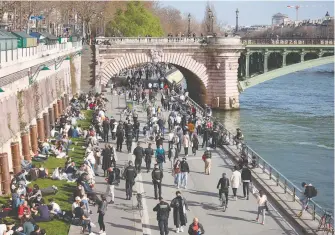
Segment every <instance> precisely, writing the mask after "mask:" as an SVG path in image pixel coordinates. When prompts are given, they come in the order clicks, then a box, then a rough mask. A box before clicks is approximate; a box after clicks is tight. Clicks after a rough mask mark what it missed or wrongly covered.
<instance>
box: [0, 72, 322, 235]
mask: <svg viewBox="0 0 335 235" xmlns="http://www.w3.org/2000/svg"><path fill="white" fill-rule="evenodd" d="M140 71H142V70H137V71H136V72H135V73H133V74H132V78H131V79H128V84H127V87H122V88H120V89H116V87H114V86H113V88H112V94H118V95H122V94H124V95H125V97H126V98H127V100H131V101H136V102H137V103H138V104H139V103H140V102H142V103H145V104H146V105H145V106H142V107H141V106H140V105H137V106H133V107H131V108H130V107H127V108H126V109H125V110H124V111H123V112H122V115H120V119H119V120H117V119H116V118H114V117H113V116H111V117H108V115H107V111H108V110H107V108H106V107H107V106H106V104H107V102H108V100H107V99H106V98H105V96H104V94H103V93H101V94H98V93H97V94H93V93H92V92H90V93H88V94H82V95H80V96H79V97H74V98H73V99H72V100H71V102H70V105H69V106H68V107H67V108H66V110H65V112H64V114H63V115H62V116H61V117H60V118H59V119H58V120H57V121H56V124H55V126H54V127H52V130H51V138H50V139H48V140H45V141H42V140H41V141H39V146H38V147H39V148H38V152H37V153H32V154H33V156H34V157H33V160H34V162H36V161H37V162H39V163H40V164H39V167H36V165H34V164H33V163H32V162H31V161H26V160H22V162H21V165H22V171H21V172H20V173H19V174H16V175H15V176H14V177H13V180H12V182H11V188H12V197H11V205H10V209H8V210H7V211H6V210H3V212H1V213H5V214H4V216H3V217H5V216H6V215H7V214H10V215H12V216H15V217H16V218H17V219H18V220H19V221H20V223H19V224H18V225H17V226H14V227H12V228H10V230H8V229H7V228H6V231H5V229H3V226H2V225H3V224H2V221H0V234H1V235H2V234H5V235H7V234H17V235H43V234H46V231H45V230H43V229H40V228H39V226H38V225H37V224H36V223H38V222H46V221H50V220H53V219H55V218H56V219H62V220H65V221H67V222H71V223H72V224H73V225H78V226H81V228H82V232H83V233H85V232H86V231H87V232H88V233H91V232H92V227H94V226H95V225H94V223H93V222H92V220H91V215H92V210H91V208H92V207H94V206H96V205H98V224H99V228H100V232H99V234H106V227H105V223H104V216H105V214H106V212H107V210H108V204H114V203H115V192H114V190H115V186H117V185H119V184H120V181H121V179H124V180H125V193H126V195H125V196H126V200H131V199H132V196H133V186H134V184H135V181H136V178H137V175H138V174H140V173H144V172H142V164H143V160H144V163H145V172H147V173H149V172H151V178H152V183H153V191H154V193H153V194H154V198H155V200H159V203H158V204H157V205H156V206H155V207H154V208H153V211H155V212H157V220H158V226H159V229H160V234H161V235H167V234H168V227H169V225H168V219H169V214H170V211H171V210H172V211H173V221H174V226H175V227H176V232H177V233H179V232H183V231H184V227H185V226H186V225H187V223H188V222H187V216H186V213H187V211H188V210H189V208H188V204H187V200H186V198H185V197H184V196H183V195H182V193H181V191H180V190H179V189H180V188H183V189H187V187H188V175H189V173H190V172H191V169H190V166H189V164H188V158H189V156H190V155H194V156H195V155H196V154H197V151H200V149H203V150H202V151H203V153H202V154H201V156H202V160H203V162H204V174H205V175H209V174H210V173H211V164H212V155H213V149H214V150H215V149H216V148H217V147H219V146H223V145H229V144H235V145H236V146H237V147H238V149H240V154H241V158H240V161H239V163H238V164H237V165H236V166H235V167H234V169H233V172H232V174H231V176H230V177H228V176H227V174H226V173H223V174H222V177H221V178H220V179H219V181H218V184H217V189H218V190H219V193H218V195H219V198H220V199H221V200H222V201H224V202H225V204H226V206H227V205H228V195H229V191H230V188H231V189H232V194H233V199H234V200H237V195H236V194H237V189H238V188H239V187H240V186H241V185H243V196H244V198H245V199H246V200H249V188H250V184H251V182H252V177H251V171H250V169H249V168H250V167H249V160H248V156H247V154H246V153H245V152H244V148H243V146H244V144H243V139H244V136H243V134H242V131H241V130H240V129H237V134H236V136H234V137H233V138H232V139H231V138H230V136H229V134H228V133H227V131H226V130H225V129H224V128H223V126H221V125H220V124H219V123H218V121H217V120H216V119H215V118H213V117H212V111H211V109H210V107H208V106H205V107H204V109H203V111H202V110H200V109H198V108H197V106H195V105H194V104H193V103H192V102H191V101H189V98H188V92H187V90H183V89H181V88H180V87H179V86H177V84H175V83H172V84H167V82H166V80H165V79H163V81H161V82H162V83H163V86H160V87H159V89H151V88H149V89H145V87H144V86H143V82H142V79H141V76H142V75H143V74H141V72H140ZM144 73H145V72H144ZM136 76H137V77H140V79H136ZM158 97H160V100H159V99H157V98H158ZM141 108H143V111H144V112H145V113H146V116H147V119H146V122H145V123H144V124H140V120H139V109H141ZM81 109H85V110H87V109H89V110H93V114H92V123H91V126H90V127H89V129H87V130H85V129H82V128H81V126H80V125H77V121H78V120H81V119H84V118H85V117H84V116H83V115H82V113H81V112H80V110H81ZM142 121H143V120H142ZM141 125H142V126H141ZM77 137H81V138H83V139H84V140H85V144H84V146H83V148H85V156H84V158H83V160H82V164H80V165H79V166H77V165H76V164H75V162H73V161H72V159H71V158H69V157H68V153H69V151H71V150H73V148H72V149H71V146H72V145H76V144H77V143H76V142H74V143H73V141H72V140H71V138H77ZM109 137H111V138H109ZM201 140H202V142H201ZM164 141H166V142H167V143H168V147H164ZM101 142H104V143H105V145H104V147H102V146H101ZM112 142H114V143H112ZM124 142H125V144H126V147H127V149H126V152H128V153H131V154H132V155H133V156H134V159H135V160H134V161H129V162H128V163H127V165H126V166H124V167H120V164H117V161H118V157H117V154H118V152H123V151H124V150H123V149H122V147H123V143H124ZM133 142H135V143H137V144H136V147H135V148H133ZM141 142H145V143H146V144H147V147H146V148H143V147H142V144H141ZM49 157H56V158H65V159H66V163H65V165H64V166H60V167H57V168H56V169H55V170H54V171H53V173H52V174H49V172H48V170H47V169H45V168H44V167H43V162H44V161H46V160H47V159H48V158H49ZM153 161H154V164H152V162H153ZM167 161H169V162H170V166H169V167H170V168H171V170H172V175H173V179H174V182H173V183H174V185H175V187H176V190H177V191H176V197H175V198H174V199H173V200H172V201H171V203H167V201H166V200H164V199H163V193H162V181H163V178H164V173H163V172H166V171H164V168H166V167H167V166H166V162H167ZM250 164H251V166H255V165H254V164H255V162H254V161H252V162H251V163H250ZM152 165H153V168H152ZM100 168H101V169H102V171H103V177H105V179H106V185H107V187H106V192H105V193H104V194H102V195H101V196H98V193H97V192H96V190H95V187H94V186H95V181H96V177H98V176H99V174H98V170H99V169H100ZM38 178H52V179H54V180H66V181H68V182H75V184H76V187H75V190H74V192H73V201H74V202H73V204H72V208H71V211H64V210H62V208H60V206H59V204H58V203H57V201H55V200H53V199H50V200H49V201H48V204H46V202H45V197H46V196H48V195H52V194H56V193H57V191H58V189H57V187H55V186H50V187H47V188H43V189H41V188H39V186H38V185H37V184H34V185H33V187H32V188H31V189H30V188H29V187H28V185H29V184H31V182H32V181H34V180H36V179H38ZM28 180H29V181H28ZM30 181H31V182H30ZM303 186H304V187H305V188H306V190H307V189H308V190H309V191H311V190H310V189H311V188H310V186H311V185H307V186H306V184H304V185H303ZM309 191H308V193H307V194H308V195H307V194H306V193H305V194H306V195H307V196H306V195H305V197H304V199H302V202H303V210H302V211H304V210H306V207H307V205H308V200H309V198H310V197H311V196H310V195H309V194H311V193H310V192H309ZM314 194H315V193H314ZM315 195H316V194H315ZM109 197H110V200H108V198H109ZM257 204H258V211H257V218H256V220H257V221H259V216H260V215H261V214H262V222H261V223H262V224H264V223H265V211H266V210H268V206H267V197H266V195H265V194H264V193H263V192H262V191H259V195H257ZM301 214H302V213H301ZM2 230H3V233H2ZM7 230H8V231H7ZM10 231H12V232H10ZM187 231H188V234H190V235H198V234H204V233H205V230H204V227H203V225H202V224H201V223H199V220H198V218H194V219H193V222H192V223H191V224H190V225H189V227H188V230H187ZM6 232H7V233H6Z"/></svg>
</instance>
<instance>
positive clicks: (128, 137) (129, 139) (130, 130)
mask: <svg viewBox="0 0 335 235" xmlns="http://www.w3.org/2000/svg"><path fill="white" fill-rule="evenodd" d="M133 134H134V133H133V126H132V125H131V124H130V123H128V127H127V131H126V143H127V150H128V153H131V149H132V146H133V138H134V135H133Z"/></svg>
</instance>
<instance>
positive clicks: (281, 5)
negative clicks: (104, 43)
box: [160, 0, 334, 26]
mask: <svg viewBox="0 0 335 235" xmlns="http://www.w3.org/2000/svg"><path fill="white" fill-rule="evenodd" d="M160 2H161V4H162V5H163V6H172V7H175V8H177V9H179V10H180V11H181V12H182V13H187V14H188V13H191V15H192V16H195V17H196V18H197V19H199V20H202V19H203V17H204V9H205V6H206V1H194V0H193V1H160ZM210 3H212V4H214V6H215V9H216V14H217V16H216V17H217V18H218V19H219V20H220V21H221V22H223V23H228V24H230V25H235V11H236V8H238V9H239V12H240V13H239V24H240V25H244V26H250V25H254V24H271V17H272V15H273V14H275V13H278V12H280V13H283V14H286V15H288V16H289V17H290V18H291V19H293V20H295V18H296V11H295V9H293V8H287V6H288V5H300V6H302V7H301V8H300V9H299V19H319V18H322V17H323V16H324V15H325V14H326V12H327V11H328V12H329V14H330V15H331V16H333V15H334V2H333V1H291V2H288V1H236V0H235V1H210Z"/></svg>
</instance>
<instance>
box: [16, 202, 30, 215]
mask: <svg viewBox="0 0 335 235" xmlns="http://www.w3.org/2000/svg"><path fill="white" fill-rule="evenodd" d="M30 214H31V212H30V207H29V206H28V201H24V202H23V204H21V205H20V206H19V209H18V218H19V219H22V218H23V217H25V216H27V215H28V216H29V215H30Z"/></svg>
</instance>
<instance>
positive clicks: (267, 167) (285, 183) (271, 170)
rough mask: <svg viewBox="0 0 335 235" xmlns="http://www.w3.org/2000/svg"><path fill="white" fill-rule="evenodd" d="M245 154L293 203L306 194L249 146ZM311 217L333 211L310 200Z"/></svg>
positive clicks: (231, 136) (201, 109)
mask: <svg viewBox="0 0 335 235" xmlns="http://www.w3.org/2000/svg"><path fill="white" fill-rule="evenodd" d="M188 102H189V103H190V104H191V105H193V106H194V107H195V108H196V109H197V112H201V113H203V112H204V109H203V108H202V107H201V106H200V105H199V104H197V103H196V102H195V101H193V100H192V99H191V98H189V99H188ZM218 124H219V126H220V127H222V128H223V130H224V131H226V133H227V134H228V136H229V141H230V143H232V144H233V143H234V135H233V134H232V133H230V132H229V131H228V130H227V129H226V128H225V127H224V125H223V124H222V123H220V122H219V123H218ZM244 150H245V153H246V155H247V156H248V158H249V160H251V161H253V160H256V167H259V168H261V169H262V170H263V173H266V174H268V175H269V179H270V180H273V181H275V182H276V185H277V186H280V187H281V188H282V189H283V191H284V193H289V194H290V195H292V201H297V202H299V203H300V201H299V197H298V196H297V193H298V192H299V193H301V194H303V193H304V192H303V191H301V189H300V187H298V186H296V185H295V184H294V183H292V182H291V181H290V180H289V179H287V178H286V177H285V176H284V175H283V174H282V173H280V172H279V171H278V170H277V169H276V168H275V167H274V166H272V165H271V164H270V163H268V162H267V161H266V160H265V159H264V158H262V157H261V156H260V155H259V154H258V153H257V152H256V151H254V150H253V149H252V148H250V147H249V146H248V145H245V149H244ZM307 211H308V212H309V213H310V214H311V215H312V218H313V220H320V218H321V217H322V216H323V214H324V212H325V211H327V212H331V213H333V212H332V211H331V210H328V209H325V208H323V207H322V206H320V205H319V204H317V203H316V202H315V201H314V200H313V199H310V200H309V209H308V210H307ZM332 225H333V226H334V218H333V217H332Z"/></svg>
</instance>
